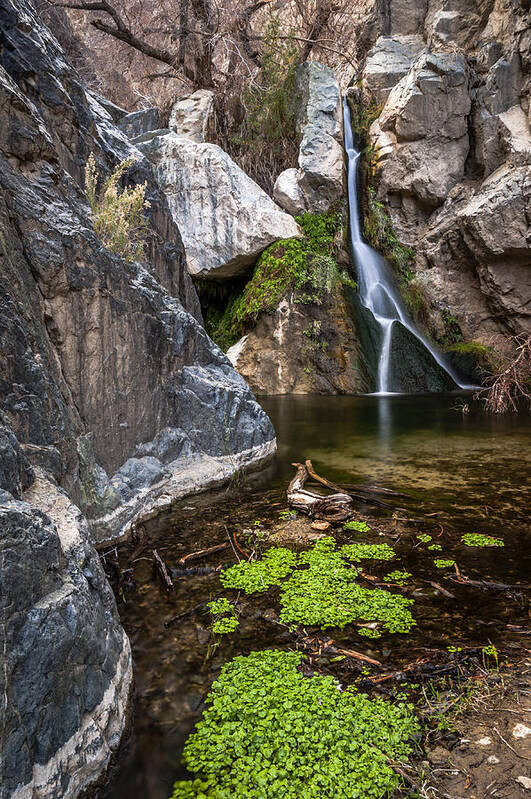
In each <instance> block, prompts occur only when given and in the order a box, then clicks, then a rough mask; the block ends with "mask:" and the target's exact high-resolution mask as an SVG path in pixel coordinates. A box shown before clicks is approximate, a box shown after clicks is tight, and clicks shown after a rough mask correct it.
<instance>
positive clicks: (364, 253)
mask: <svg viewBox="0 0 531 799" xmlns="http://www.w3.org/2000/svg"><path fill="white" fill-rule="evenodd" d="M343 122H344V129H345V150H346V153H347V159H348V177H347V183H348V202H349V217H350V239H351V243H352V253H353V256H354V263H355V266H356V269H357V274H358V287H359V298H360V301H361V304H362V305H363V306H364V307H365V308H367V310H369V311H370V312H371V314H372V315H373V317H374V320H375V322H376V323H377V325H378V326H379V328H380V333H381V344H380V353H379V359H378V377H377V393H378V394H389V393H392V392H390V389H389V371H390V363H391V345H392V341H393V327H394V326H395V324H396V323H397V322H400V323H401V324H402V325H403V326H404V327H405V328H406V329H407V330H408V331H409V332H410V333H412V335H413V336H415V338H416V339H417V340H418V341H419V342H420V343H421V344H422V345H423V346H424V347H425V348H426V349H427V350H428V352H429V353H430V355H431V356H432V357H433V359H434V360H435V361H436V363H437V364H438V365H439V366H440V367H441V369H443V370H444V371H445V372H446V374H447V375H449V377H450V378H451V379H452V380H453V382H454V383H455V384H456V385H457V386H459V388H473V386H468V385H463V384H462V383H461V382H460V380H459V378H458V377H457V375H456V374H455V373H454V371H453V370H452V369H451V368H450V367H449V366H448V364H446V363H445V361H444V359H443V356H442V355H441V353H440V352H438V351H437V350H436V349H435V347H433V345H432V344H430V342H429V341H428V340H427V339H426V338H425V337H424V336H423V335H422V334H421V333H419V331H418V330H417V328H416V327H415V325H414V324H413V322H412V321H411V320H410V319H409V318H408V316H407V314H406V311H405V308H404V305H403V302H402V299H401V297H400V295H399V293H398V291H397V290H396V288H395V286H394V283H393V278H392V275H391V272H390V269H389V267H388V265H387V263H386V261H385V260H384V259H383V258H382V257H381V255H380V254H379V253H377V252H376V250H373V249H372V247H369V245H368V244H366V243H365V242H364V241H363V239H362V237H361V231H360V223H359V211H358V193H357V169H358V160H359V157H360V153H359V152H358V151H357V150H356V149H355V147H354V139H353V135H352V125H351V121H350V110H349V107H348V104H347V101H346V100H344V102H343Z"/></svg>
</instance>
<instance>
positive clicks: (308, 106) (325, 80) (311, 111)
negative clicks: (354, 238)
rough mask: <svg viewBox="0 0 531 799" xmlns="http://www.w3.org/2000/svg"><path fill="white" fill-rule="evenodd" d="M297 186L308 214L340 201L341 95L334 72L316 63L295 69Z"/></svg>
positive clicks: (308, 63)
mask: <svg viewBox="0 0 531 799" xmlns="http://www.w3.org/2000/svg"><path fill="white" fill-rule="evenodd" d="M295 90H296V94H297V106H298V109H299V112H298V128H299V131H300V135H301V143H300V148H299V173H298V184H299V188H300V190H301V193H302V195H303V197H304V203H305V207H306V210H307V211H309V212H310V213H326V212H327V211H329V210H330V209H331V208H333V207H334V206H335V205H337V203H338V202H339V201H340V200H341V198H342V196H343V187H344V185H343V184H344V175H345V167H344V153H343V133H342V111H341V93H340V90H339V84H338V82H337V79H336V76H335V74H334V71H333V70H332V69H330V67H326V66H324V65H323V64H319V63H318V62H317V61H308V62H306V63H304V64H302V65H301V66H300V67H298V68H297V73H296V88H295Z"/></svg>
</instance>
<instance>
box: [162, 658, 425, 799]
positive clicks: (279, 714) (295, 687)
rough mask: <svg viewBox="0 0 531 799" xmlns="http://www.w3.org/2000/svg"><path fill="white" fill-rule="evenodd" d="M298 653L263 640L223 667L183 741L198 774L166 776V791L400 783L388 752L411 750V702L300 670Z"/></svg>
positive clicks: (315, 793)
mask: <svg viewBox="0 0 531 799" xmlns="http://www.w3.org/2000/svg"><path fill="white" fill-rule="evenodd" d="M301 662H302V655H301V654H300V653H299V652H280V651H276V650H266V651H262V652H251V654H250V655H248V656H242V655H239V656H238V657H236V658H234V660H232V661H230V662H229V663H227V664H226V665H225V666H224V667H223V669H222V671H221V675H220V677H219V679H218V680H217V681H216V682H215V683H214V684H213V686H212V691H211V692H210V694H209V696H208V697H207V700H206V701H207V705H208V707H207V709H206V711H205V713H204V714H203V719H202V721H200V722H199V723H198V724H197V726H196V729H195V732H194V733H193V734H192V735H191V736H190V737H189V738H188V741H187V742H186V745H185V748H184V762H185V764H186V766H187V768H188V770H189V771H191V772H192V773H193V774H195V775H197V776H196V778H195V779H192V780H187V781H179V782H177V783H175V786H174V793H173V795H172V799H193V798H194V797H204V798H205V799H214V798H215V797H222V796H226V797H229V796H230V797H233V798H234V799H246V797H267V799H299V797H303V796H304V797H306V796H307V797H324V796H334V797H343V799H362V797H363V799H380V797H382V796H383V795H384V794H386V793H387V792H392V791H393V790H394V789H395V788H397V787H398V786H399V785H400V777H399V776H398V775H397V773H396V771H395V770H394V769H393V768H392V767H391V766H390V765H389V762H390V761H397V760H399V761H400V762H403V761H404V759H407V756H408V755H409V754H410V752H411V751H412V744H411V739H412V737H413V736H414V735H415V734H416V733H417V732H418V729H419V725H418V722H417V720H416V719H415V717H414V716H413V713H412V710H413V707H412V705H411V704H408V703H406V702H404V701H403V700H401V701H398V702H397V703H395V704H391V703H390V702H386V701H385V700H384V699H380V698H377V699H369V698H368V697H367V696H366V695H365V694H361V693H358V692H357V691H356V689H355V688H347V689H346V690H341V688H340V685H339V683H338V682H337V681H336V680H335V679H333V678H332V677H325V676H321V675H314V676H313V677H305V676H304V675H303V674H302V673H301V671H299V666H300V665H301Z"/></svg>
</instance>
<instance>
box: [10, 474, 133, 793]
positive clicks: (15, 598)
mask: <svg viewBox="0 0 531 799" xmlns="http://www.w3.org/2000/svg"><path fill="white" fill-rule="evenodd" d="M26 498H27V500H28V501H27V502H20V501H17V500H15V499H13V498H11V499H10V500H9V499H6V498H5V497H4V498H3V500H4V501H3V502H2V504H1V505H0V530H1V535H0V559H1V564H2V598H1V599H0V605H1V613H2V622H3V624H2V635H5V636H7V640H2V642H1V644H2V651H3V652H4V660H3V668H2V670H1V672H0V690H1V695H2V697H3V702H4V701H5V705H4V704H3V706H2V764H1V767H0V768H1V773H0V797H1V799H29V797H34V796H39V797H42V799H55V797H58V796H71V797H74V796H77V795H78V794H79V793H81V792H82V791H83V790H86V789H87V788H88V787H89V786H90V785H91V784H92V783H94V781H95V780H97V779H98V778H99V777H100V775H101V773H102V772H103V771H104V770H105V768H106V767H107V765H108V763H109V760H110V758H111V755H112V753H113V752H114V751H116V749H117V747H118V744H119V742H120V738H121V734H122V731H123V728H124V724H125V722H126V716H127V707H128V701H129V694H130V689H131V683H132V668H131V652H130V647H129V641H128V639H127V637H126V635H125V633H124V632H123V630H122V628H121V626H120V622H119V619H118V613H117V610H116V605H115V602H114V597H113V594H112V591H111V589H110V588H109V585H108V583H107V580H106V578H105V575H104V573H103V570H102V568H101V564H100V561H99V558H98V556H97V555H96V553H95V552H94V550H93V549H92V547H91V546H90V545H89V544H88V543H87V540H88V530H87V529H86V522H85V521H84V519H83V517H82V516H81V514H80V513H79V511H78V509H77V508H76V507H75V506H73V505H72V503H71V502H70V501H69V499H68V497H67V496H66V495H65V494H64V492H62V491H60V490H59V489H57V487H56V486H54V485H53V484H52V483H50V482H49V481H47V480H45V479H42V478H37V480H36V482H35V483H34V485H33V486H32V488H31V489H29V490H28V491H27V492H26V495H25V499H26ZM43 509H47V510H48V514H47V513H45V512H43Z"/></svg>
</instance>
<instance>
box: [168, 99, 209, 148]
mask: <svg viewBox="0 0 531 799" xmlns="http://www.w3.org/2000/svg"><path fill="white" fill-rule="evenodd" d="M214 125H215V115H214V92H211V91H209V90H208V89H199V90H198V91H196V92H194V93H193V94H190V95H188V96H187V97H181V98H180V99H179V100H177V102H176V103H174V105H173V108H172V109H171V114H170V122H169V127H170V130H173V131H174V133H176V134H177V135H178V136H185V137H186V138H187V139H191V140H192V141H195V142H205V141H210V140H211V138H212V136H213V134H214Z"/></svg>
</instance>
